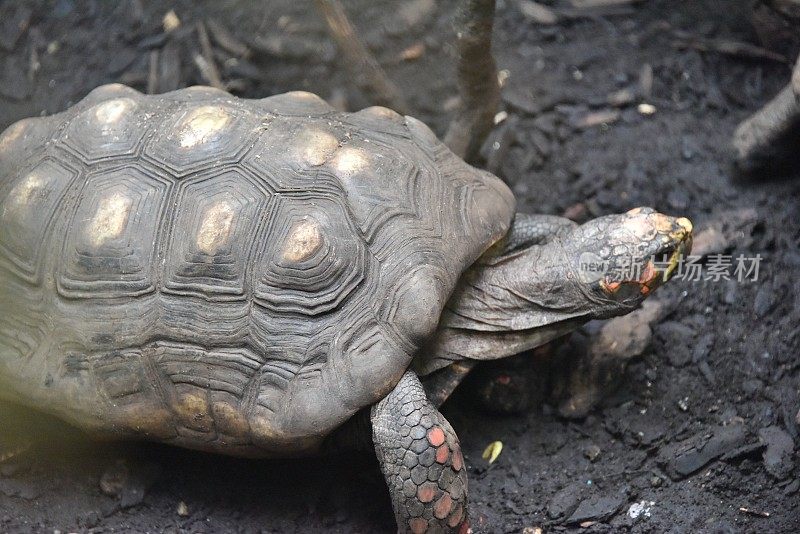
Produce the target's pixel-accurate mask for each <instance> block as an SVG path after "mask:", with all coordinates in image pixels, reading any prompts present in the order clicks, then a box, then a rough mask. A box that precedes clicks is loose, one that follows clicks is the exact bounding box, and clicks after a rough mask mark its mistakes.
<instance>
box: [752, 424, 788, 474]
mask: <svg viewBox="0 0 800 534" xmlns="http://www.w3.org/2000/svg"><path fill="white" fill-rule="evenodd" d="M758 437H759V439H760V440H761V442H762V443H764V444H766V446H767V448H766V449H765V450H764V468H765V469H766V470H767V473H769V474H770V475H772V476H773V477H775V478H777V479H778V480H781V479H784V478H786V477H788V476H789V474H790V473H791V471H792V469H793V468H794V462H793V461H792V453H793V452H794V441H792V437H791V436H790V435H789V434H788V433H786V432H785V431H784V430H783V429H782V428H780V427H778V426H768V427H766V428H762V429H761V430H759V431H758Z"/></svg>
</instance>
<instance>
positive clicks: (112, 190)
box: [57, 165, 172, 298]
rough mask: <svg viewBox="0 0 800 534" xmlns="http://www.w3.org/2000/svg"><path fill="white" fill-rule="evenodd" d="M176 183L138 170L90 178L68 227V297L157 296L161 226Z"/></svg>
mask: <svg viewBox="0 0 800 534" xmlns="http://www.w3.org/2000/svg"><path fill="white" fill-rule="evenodd" d="M171 189H172V182H171V181H170V180H168V179H165V178H162V177H160V176H158V175H156V174H150V173H147V172H144V171H143V170H142V169H141V168H138V167H136V166H134V165H127V166H124V167H120V168H112V169H105V170H100V171H98V172H96V173H91V174H89V175H88V177H87V180H86V186H85V187H84V188H83V190H82V191H81V194H80V199H79V201H78V205H77V209H76V210H75V213H74V214H73V215H72V217H71V219H70V222H69V224H68V230H67V234H66V239H65V240H64V246H63V250H62V258H61V261H60V262H59V268H58V277H57V280H58V290H59V293H60V294H62V295H63V296H65V297H68V298H102V297H110V298H117V297H121V296H137V295H142V294H146V293H150V292H153V291H155V273H154V270H155V268H156V266H157V262H156V261H155V259H156V254H157V249H158V242H159V239H158V237H159V235H160V234H161V233H163V232H162V230H161V227H162V226H164V225H166V224H167V223H168V218H167V217H165V213H164V210H165V207H166V205H167V199H168V195H169V192H170V190H171Z"/></svg>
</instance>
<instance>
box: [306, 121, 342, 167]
mask: <svg viewBox="0 0 800 534" xmlns="http://www.w3.org/2000/svg"><path fill="white" fill-rule="evenodd" d="M297 143H298V148H299V151H300V155H301V156H302V158H303V159H304V160H305V162H306V163H308V164H309V165H313V166H318V165H322V164H323V163H325V161H327V159H328V158H329V157H330V156H331V154H333V152H334V151H335V150H336V148H337V147H338V146H339V140H338V139H336V138H335V137H334V136H333V135H331V134H329V133H328V132H324V131H322V130H305V131H303V132H302V133H300V135H298V136H297Z"/></svg>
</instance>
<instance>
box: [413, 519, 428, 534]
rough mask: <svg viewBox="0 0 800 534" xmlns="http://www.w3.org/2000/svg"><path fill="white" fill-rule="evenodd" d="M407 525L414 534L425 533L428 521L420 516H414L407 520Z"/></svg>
mask: <svg viewBox="0 0 800 534" xmlns="http://www.w3.org/2000/svg"><path fill="white" fill-rule="evenodd" d="M408 526H409V528H411V532H413V533H414V534H425V532H426V531H427V530H428V522H427V521H426V520H425V519H423V518H421V517H415V518H414V519H412V520H411V521H409V522H408Z"/></svg>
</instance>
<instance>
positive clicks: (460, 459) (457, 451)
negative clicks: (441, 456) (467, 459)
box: [450, 447, 464, 471]
mask: <svg viewBox="0 0 800 534" xmlns="http://www.w3.org/2000/svg"><path fill="white" fill-rule="evenodd" d="M450 466H451V467H452V468H453V471H461V468H462V467H464V456H462V455H461V447H454V448H453V462H452V463H451V464H450Z"/></svg>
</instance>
